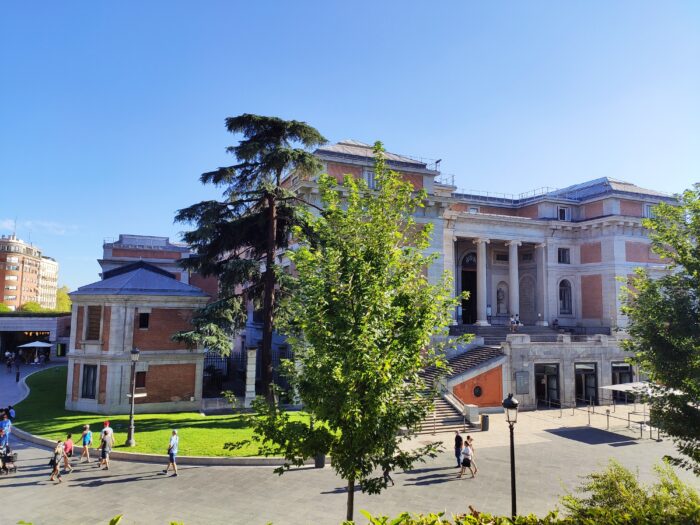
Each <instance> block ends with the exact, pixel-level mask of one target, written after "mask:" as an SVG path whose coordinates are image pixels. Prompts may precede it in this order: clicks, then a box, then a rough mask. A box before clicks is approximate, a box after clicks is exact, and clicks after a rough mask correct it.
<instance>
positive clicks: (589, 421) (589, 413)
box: [586, 405, 591, 427]
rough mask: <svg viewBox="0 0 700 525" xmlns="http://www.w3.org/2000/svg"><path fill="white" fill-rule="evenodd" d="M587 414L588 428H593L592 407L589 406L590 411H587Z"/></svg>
mask: <svg viewBox="0 0 700 525" xmlns="http://www.w3.org/2000/svg"><path fill="white" fill-rule="evenodd" d="M586 413H587V414H588V426H589V427H590V426H591V407H590V405H589V406H588V410H586Z"/></svg>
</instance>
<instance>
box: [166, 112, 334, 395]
mask: <svg viewBox="0 0 700 525" xmlns="http://www.w3.org/2000/svg"><path fill="white" fill-rule="evenodd" d="M226 128H227V130H228V131H229V132H231V133H236V134H241V135H243V139H242V140H241V141H240V142H239V143H238V145H237V146H231V147H229V148H228V150H227V151H228V152H229V153H232V154H233V155H234V156H235V157H236V161H237V163H236V164H234V165H233V166H228V167H224V168H219V169H218V170H216V171H212V172H208V173H204V174H203V175H202V176H201V178H200V180H201V181H202V183H203V184H214V185H216V186H222V187H223V188H224V199H223V200H221V201H203V202H200V203H198V204H194V205H193V206H190V207H188V208H185V209H182V210H179V211H178V213H177V215H176V218H175V220H176V221H178V222H182V223H192V224H194V225H195V229H194V230H192V231H188V232H186V233H185V234H184V235H183V238H184V240H185V241H186V242H187V243H188V244H189V245H190V246H192V247H193V248H194V249H195V251H196V257H192V258H189V259H185V261H184V266H185V267H186V268H188V269H190V270H194V271H196V272H199V273H201V274H203V275H205V276H216V277H217V278H218V280H219V286H220V297H219V300H218V301H217V302H216V303H214V304H212V305H209V306H208V307H207V308H205V309H203V310H202V311H201V312H200V315H199V316H198V317H197V318H196V319H195V320H194V325H195V330H194V331H192V332H188V333H181V334H178V335H177V336H176V337H177V338H178V339H179V340H182V341H185V342H188V343H190V344H196V343H201V344H204V345H205V346H207V347H208V348H209V349H211V350H217V351H219V352H220V353H222V354H227V353H228V352H230V347H231V342H230V337H229V336H230V335H232V334H233V332H234V331H235V330H236V329H239V328H240V327H241V326H242V325H243V324H244V323H245V311H246V308H245V303H246V301H247V300H252V301H254V303H255V304H256V306H258V307H260V306H261V307H262V323H263V329H262V342H261V348H260V352H261V358H262V387H263V389H264V391H265V392H266V395H267V396H268V400H269V401H272V394H271V390H270V385H271V384H272V379H273V370H272V332H273V326H274V314H275V310H276V306H277V301H276V293H277V288H278V286H279V284H280V279H279V277H278V276H279V274H280V273H281V272H280V271H279V268H278V264H277V261H276V255H277V254H278V253H279V251H280V250H282V249H284V248H286V246H287V244H288V242H289V240H290V235H289V234H290V228H291V227H292V226H293V225H294V224H296V223H297V219H298V214H297V210H298V208H299V205H300V203H299V201H298V199H297V198H296V196H295V195H293V194H291V193H290V192H289V191H287V190H285V189H284V188H283V187H282V181H283V179H284V177H285V176H286V175H288V174H290V173H291V172H297V173H300V174H303V173H312V172H315V171H317V170H319V169H320V163H319V162H318V160H317V159H316V157H314V155H313V154H312V153H310V152H309V151H308V149H309V148H312V147H314V146H317V145H320V144H323V143H324V142H325V138H324V137H323V136H322V135H321V134H320V133H319V132H318V131H317V130H316V129H315V128H313V127H311V126H309V125H308V124H306V123H305V122H299V121H296V120H282V119H280V118H276V117H264V116H260V115H251V114H243V115H239V116H237V117H231V118H227V119H226ZM263 268H264V271H262V269H263Z"/></svg>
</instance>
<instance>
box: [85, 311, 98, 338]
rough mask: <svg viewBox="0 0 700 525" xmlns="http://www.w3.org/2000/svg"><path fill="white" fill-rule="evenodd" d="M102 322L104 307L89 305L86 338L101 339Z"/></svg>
mask: <svg viewBox="0 0 700 525" xmlns="http://www.w3.org/2000/svg"><path fill="white" fill-rule="evenodd" d="M101 322H102V307H101V306H88V307H87V323H86V324H85V340H86V341H99V340H100V324H101Z"/></svg>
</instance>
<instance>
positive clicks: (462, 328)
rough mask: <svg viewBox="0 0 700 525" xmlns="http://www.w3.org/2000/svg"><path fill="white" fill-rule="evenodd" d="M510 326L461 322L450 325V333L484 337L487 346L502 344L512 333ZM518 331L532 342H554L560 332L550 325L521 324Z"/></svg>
mask: <svg viewBox="0 0 700 525" xmlns="http://www.w3.org/2000/svg"><path fill="white" fill-rule="evenodd" d="M510 333H511V332H510V327H509V326H508V327H506V326H475V325H469V324H461V325H454V326H450V335H463V334H474V335H476V336H479V337H483V338H484V345H485V346H500V345H501V343H502V342H504V341H505V340H506V337H508V335H510ZM517 333H519V334H527V335H529V336H530V340H531V341H532V342H537V343H554V342H556V340H557V334H558V332H557V331H555V330H553V329H552V328H550V327H548V326H523V325H520V327H519V328H518V331H517Z"/></svg>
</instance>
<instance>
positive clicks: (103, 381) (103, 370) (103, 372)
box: [97, 365, 107, 405]
mask: <svg viewBox="0 0 700 525" xmlns="http://www.w3.org/2000/svg"><path fill="white" fill-rule="evenodd" d="M106 395H107V365H100V378H99V384H98V385H97V402H98V403H99V404H100V405H104V403H105V397H106Z"/></svg>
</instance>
